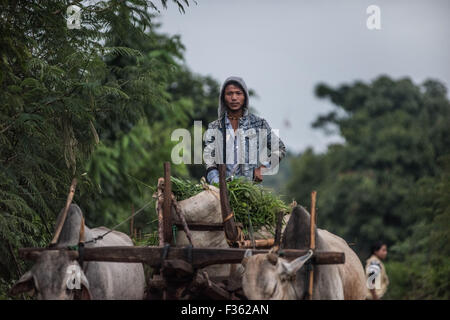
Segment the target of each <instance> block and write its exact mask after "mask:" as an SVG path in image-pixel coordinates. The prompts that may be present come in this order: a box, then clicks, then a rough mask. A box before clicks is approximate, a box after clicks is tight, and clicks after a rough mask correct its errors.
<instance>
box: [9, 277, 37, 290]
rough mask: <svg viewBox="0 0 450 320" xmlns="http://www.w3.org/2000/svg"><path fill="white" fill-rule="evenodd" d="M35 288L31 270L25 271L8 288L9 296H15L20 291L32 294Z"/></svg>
mask: <svg viewBox="0 0 450 320" xmlns="http://www.w3.org/2000/svg"><path fill="white" fill-rule="evenodd" d="M34 290H35V286H34V277H33V274H32V273H31V271H28V272H26V273H25V274H24V275H23V276H22V277H20V279H19V281H17V282H16V283H15V284H14V285H13V286H12V288H11V289H10V290H9V294H10V295H11V296H16V295H18V294H21V293H30V294H32V293H33V292H34Z"/></svg>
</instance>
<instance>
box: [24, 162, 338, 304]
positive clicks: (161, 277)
mask: <svg viewBox="0 0 450 320" xmlns="http://www.w3.org/2000/svg"><path fill="white" fill-rule="evenodd" d="M170 176H171V173H170V163H169V162H166V163H164V178H160V179H159V181H158V196H159V197H158V201H161V203H162V208H160V209H161V210H158V218H159V219H158V220H159V228H158V231H159V238H160V243H159V244H160V245H159V246H148V247H123V246H107V247H96V248H88V247H84V245H83V243H84V230H80V245H79V246H78V247H79V248H82V250H75V251H73V250H69V249H64V248H56V247H54V245H55V244H56V242H57V240H58V237H59V233H60V232H61V229H62V226H63V224H64V220H65V214H67V210H68V208H69V206H70V203H71V201H72V198H73V195H74V193H75V185H76V180H74V181H75V183H72V185H71V188H70V192H69V196H68V199H67V202H66V207H65V210H64V211H63V219H61V221H60V224H59V225H58V226H57V227H56V229H55V230H56V231H55V236H54V238H53V240H52V242H51V244H50V246H49V247H48V248H22V249H19V255H20V256H21V257H22V258H23V259H27V260H36V259H37V257H38V256H39V253H40V252H42V251H43V250H67V251H68V254H69V255H70V256H71V257H72V258H73V259H79V260H80V259H81V260H82V261H104V262H129V263H130V262H131V263H143V264H146V265H148V266H149V267H151V268H153V269H154V270H155V272H154V273H153V276H152V278H151V279H150V280H149V282H148V290H147V291H148V295H149V296H150V297H151V298H162V299H189V298H195V297H199V296H200V297H203V298H211V299H245V296H244V294H243V292H242V290H241V284H240V283H233V281H232V279H228V278H217V277H211V276H210V275H208V274H207V273H206V272H204V271H203V272H199V270H200V269H202V268H204V267H207V266H210V265H216V264H236V263H240V262H241V261H242V259H243V258H244V254H245V252H246V250H247V249H246V248H247V247H253V248H254V247H255V245H256V243H255V242H254V241H244V242H243V241H239V240H240V239H239V235H240V230H239V227H238V226H237V224H236V221H235V219H234V213H233V211H232V210H231V207H230V203H229V198H228V191H227V186H226V180H225V165H224V164H220V165H219V189H220V202H221V210H222V217H223V223H222V224H217V223H216V224H207V223H187V222H186V220H185V219H184V215H183V213H182V210H181V209H180V208H179V207H178V203H177V202H176V199H175V197H174V196H173V194H172V189H171V182H170ZM160 196H162V197H160ZM161 198H162V199H161ZM315 200H316V193H315V192H314V191H313V192H312V195H311V229H310V230H311V233H310V237H311V239H310V240H311V241H310V244H311V247H310V249H311V250H313V256H312V258H311V264H312V265H317V264H342V263H344V262H345V255H344V253H343V252H322V251H315V224H316V218H315V217H316V213H315ZM172 208H174V209H175V212H176V213H177V214H178V217H179V219H178V220H174V219H173V216H172ZM282 217H283V213H280V214H278V216H277V226H276V233H275V239H271V240H269V241H265V242H263V243H262V244H261V246H262V247H266V249H253V250H252V253H253V254H262V253H268V252H269V250H268V247H271V246H277V247H279V246H280V244H281V225H282ZM173 225H176V226H177V227H179V228H180V229H183V230H184V231H185V233H186V236H187V237H188V239H189V240H190V242H191V245H189V246H187V247H174V246H170V243H171V242H172V237H173V233H172V226H173ZM81 229H84V224H83V223H82V226H81ZM190 230H204V231H212V230H224V232H225V235H226V238H227V239H228V242H229V243H230V244H231V246H232V247H230V248H205V247H202V248H197V247H194V246H193V245H192V241H191V235H190ZM308 251H309V250H296V249H283V250H281V252H282V255H283V258H285V259H287V260H292V259H295V258H297V257H299V256H302V255H305V254H307V253H308ZM313 270H314V269H313V268H312V269H311V271H310V276H309V281H308V298H309V299H311V298H312V294H313V275H314V271H313Z"/></svg>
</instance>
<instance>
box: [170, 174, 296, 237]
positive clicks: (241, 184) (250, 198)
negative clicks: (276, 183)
mask: <svg viewBox="0 0 450 320" xmlns="http://www.w3.org/2000/svg"><path fill="white" fill-rule="evenodd" d="M171 181H172V191H173V193H174V195H175V196H176V198H177V200H179V201H181V200H184V199H188V198H190V197H193V196H195V195H196V194H198V193H200V192H202V191H203V190H204V189H203V187H202V185H201V184H199V183H194V182H192V181H189V180H186V179H178V178H176V177H171ZM213 185H215V186H216V187H218V184H213ZM227 187H228V194H229V199H230V205H231V209H232V210H233V212H234V215H235V217H236V221H237V222H240V223H242V225H243V227H244V233H247V230H249V225H250V224H249V220H250V221H251V223H252V227H253V229H254V230H259V229H260V228H262V227H266V228H267V229H268V230H272V229H274V227H275V224H276V217H277V213H278V212H279V211H281V210H283V211H284V212H285V214H286V213H287V212H288V210H289V206H288V205H287V204H285V203H284V202H283V200H281V199H280V198H279V197H278V196H277V195H275V194H273V193H272V192H271V191H270V190H269V189H267V188H264V187H263V186H262V185H260V184H255V183H253V182H251V181H248V180H246V179H244V178H235V179H233V180H232V181H229V182H227Z"/></svg>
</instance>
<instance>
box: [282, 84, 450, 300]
mask: <svg viewBox="0 0 450 320" xmlns="http://www.w3.org/2000/svg"><path fill="white" fill-rule="evenodd" d="M316 94H317V96H318V97H320V98H328V99H330V100H331V101H332V102H333V103H334V104H335V105H336V110H335V111H333V112H331V113H329V114H327V115H323V116H320V117H319V118H318V119H317V120H316V121H315V122H314V124H313V126H314V127H316V128H322V129H325V130H328V131H331V132H333V131H337V132H338V133H339V134H340V135H341V136H342V137H343V138H344V139H345V143H343V144H335V145H331V146H329V147H328V150H327V152H325V153H323V154H316V153H314V152H313V151H312V150H311V149H309V150H306V151H305V152H303V153H302V154H301V155H299V156H297V157H294V158H292V161H291V165H292V167H291V171H292V176H291V179H290V180H289V183H288V185H287V188H286V193H287V194H288V195H289V196H291V197H294V198H296V199H297V201H299V202H300V203H304V204H305V205H306V206H308V204H309V197H310V196H309V194H310V191H311V190H313V189H316V190H317V191H318V221H319V225H320V226H321V227H323V228H327V229H328V230H329V231H331V232H334V233H336V234H338V235H340V236H342V237H343V238H345V239H346V240H347V241H348V242H350V243H353V248H354V249H355V250H356V252H358V254H359V255H360V258H361V260H362V261H363V262H364V261H365V259H366V258H367V257H368V254H369V248H370V246H371V244H372V243H374V242H375V241H378V240H382V241H385V242H386V243H387V244H388V246H389V249H390V254H389V256H390V259H389V260H390V262H389V264H388V267H387V268H388V273H389V274H391V275H392V278H393V279H392V281H391V283H392V285H391V289H390V297H391V298H448V297H449V295H450V287H449V286H450V279H449V277H450V272H449V249H450V241H449V238H448V237H449V232H450V197H449V190H450V188H449V174H450V171H449V169H450V167H449V164H450V163H449V154H450V102H449V100H448V98H447V90H446V88H445V87H444V86H443V85H442V84H441V83H440V82H438V81H434V80H428V81H425V82H424V83H423V84H422V85H415V84H413V83H412V82H411V80H409V79H407V78H406V79H400V80H393V79H390V78H389V77H387V76H381V77H379V78H377V79H375V80H374V81H373V82H372V83H363V82H359V81H358V82H355V83H353V84H351V85H342V86H339V87H338V88H335V89H334V88H330V87H328V86H326V85H324V84H321V85H318V86H317V88H316Z"/></svg>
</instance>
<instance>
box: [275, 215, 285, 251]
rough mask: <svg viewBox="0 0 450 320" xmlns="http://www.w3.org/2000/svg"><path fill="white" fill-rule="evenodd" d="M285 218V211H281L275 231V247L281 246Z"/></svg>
mask: <svg viewBox="0 0 450 320" xmlns="http://www.w3.org/2000/svg"><path fill="white" fill-rule="evenodd" d="M283 216H284V211H282V210H281V211H280V212H278V214H277V227H276V229H275V241H274V246H276V247H278V248H279V247H280V244H281V227H282V224H283Z"/></svg>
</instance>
